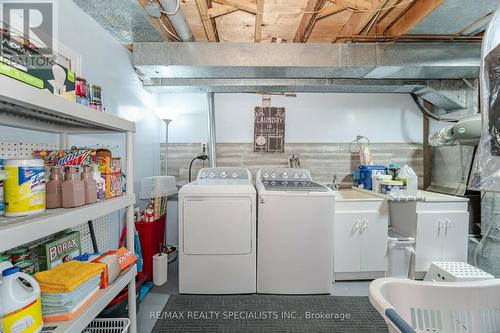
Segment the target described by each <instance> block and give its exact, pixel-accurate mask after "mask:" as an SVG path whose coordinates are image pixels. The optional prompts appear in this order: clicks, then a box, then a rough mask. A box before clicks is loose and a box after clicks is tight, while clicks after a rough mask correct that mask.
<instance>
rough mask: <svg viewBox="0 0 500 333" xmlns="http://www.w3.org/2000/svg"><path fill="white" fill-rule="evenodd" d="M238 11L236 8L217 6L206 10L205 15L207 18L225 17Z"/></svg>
mask: <svg viewBox="0 0 500 333" xmlns="http://www.w3.org/2000/svg"><path fill="white" fill-rule="evenodd" d="M237 10H239V9H238V8H236V7H233V6H228V5H218V6H217V7H212V8H208V10H207V15H208V17H209V18H215V17H218V16H222V15H226V14H229V13H232V12H235V11H237Z"/></svg>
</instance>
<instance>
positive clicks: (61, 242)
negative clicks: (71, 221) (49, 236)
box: [38, 231, 81, 271]
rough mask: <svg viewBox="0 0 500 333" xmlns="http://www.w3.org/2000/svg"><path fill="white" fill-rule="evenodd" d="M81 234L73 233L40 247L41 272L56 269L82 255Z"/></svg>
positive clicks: (58, 237)
mask: <svg viewBox="0 0 500 333" xmlns="http://www.w3.org/2000/svg"><path fill="white" fill-rule="evenodd" d="M80 249H81V245H80V232H78V231H72V232H69V233H67V234H64V235H61V236H57V237H56V238H55V239H53V240H50V241H48V242H45V243H44V244H41V245H39V246H38V262H39V266H40V270H41V271H44V270H47V269H51V268H54V267H56V266H58V265H60V264H62V263H65V262H67V261H70V260H71V259H73V258H74V257H77V256H79V255H80V252H81V251H80Z"/></svg>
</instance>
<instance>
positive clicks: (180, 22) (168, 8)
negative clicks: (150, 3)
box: [159, 0, 194, 42]
mask: <svg viewBox="0 0 500 333" xmlns="http://www.w3.org/2000/svg"><path fill="white" fill-rule="evenodd" d="M159 2H160V5H161V6H162V7H163V9H164V11H165V12H164V14H165V15H167V17H168V20H169V21H170V24H172V27H174V29H175V32H176V33H177V36H179V38H180V39H181V41H183V42H194V37H193V33H192V32H191V28H190V27H189V24H188V23H187V21H186V17H185V16H184V14H183V13H182V9H181V8H180V2H181V0H159Z"/></svg>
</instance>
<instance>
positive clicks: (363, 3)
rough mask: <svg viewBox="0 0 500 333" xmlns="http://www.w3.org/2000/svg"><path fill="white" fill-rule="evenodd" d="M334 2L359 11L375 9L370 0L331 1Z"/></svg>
mask: <svg viewBox="0 0 500 333" xmlns="http://www.w3.org/2000/svg"><path fill="white" fill-rule="evenodd" d="M331 1H332V2H334V3H336V4H338V5H341V6H344V7H347V8H351V9H357V10H371V9H372V8H373V4H372V1H368V0H331Z"/></svg>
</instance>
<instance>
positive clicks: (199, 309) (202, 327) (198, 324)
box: [152, 295, 388, 333]
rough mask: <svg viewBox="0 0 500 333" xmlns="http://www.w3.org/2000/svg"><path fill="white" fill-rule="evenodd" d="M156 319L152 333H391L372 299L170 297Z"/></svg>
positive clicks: (266, 296)
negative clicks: (372, 304)
mask: <svg viewBox="0 0 500 333" xmlns="http://www.w3.org/2000/svg"><path fill="white" fill-rule="evenodd" d="M156 315H157V316H158V315H159V317H158V320H157V322H156V325H155V327H154V328H153V331H152V332H153V333H167V332H168V333H191V332H207V333H211V332H217V333H218V332H224V333H229V332H252V333H254V332H287V333H288V332H297V333H298V332H311V333H312V332H314V333H316V332H356V333H358V332H359V333H361V332H387V331H388V330H387V325H386V324H385V322H384V320H383V318H382V317H381V316H380V315H379V313H378V312H377V311H376V310H375V309H374V308H373V307H372V306H371V304H370V301H369V300H368V297H340V296H326V295H325V296H309V295H308V296H284V295H220V296H212V295H172V296H170V299H169V300H168V303H167V305H166V306H165V308H164V309H163V312H162V313H158V314H156ZM234 316H238V318H235V317H234ZM287 316H288V317H287ZM308 316H309V318H308ZM293 318H294V319H293Z"/></svg>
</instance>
